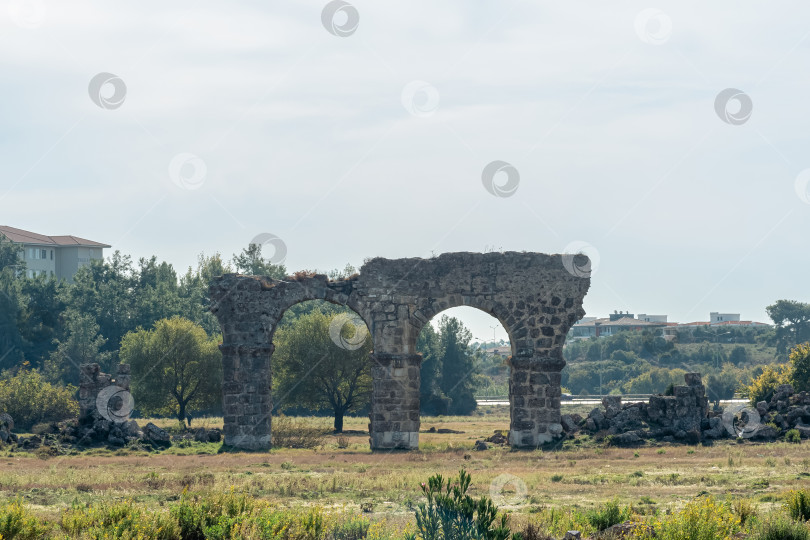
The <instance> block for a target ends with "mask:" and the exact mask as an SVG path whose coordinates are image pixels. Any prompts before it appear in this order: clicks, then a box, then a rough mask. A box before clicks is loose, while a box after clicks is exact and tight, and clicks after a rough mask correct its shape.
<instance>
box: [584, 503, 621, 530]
mask: <svg viewBox="0 0 810 540" xmlns="http://www.w3.org/2000/svg"><path fill="white" fill-rule="evenodd" d="M585 518H586V519H587V520H588V523H590V524H591V526H592V527H593V528H594V529H596V530H597V531H604V530H605V529H607V528H608V527H612V526H613V525H616V524H617V523H623V522H624V521H625V520H627V519H629V518H630V508H629V507H625V508H622V507H621V506H620V505H619V503H618V501H616V500H613V501H609V502H607V503H606V504H605V506H604V507H602V508H595V509H593V510H589V511H588V512H587V513H586V514H585Z"/></svg>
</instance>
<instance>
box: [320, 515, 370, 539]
mask: <svg viewBox="0 0 810 540" xmlns="http://www.w3.org/2000/svg"><path fill="white" fill-rule="evenodd" d="M370 526H371V522H370V521H369V520H368V519H366V518H364V517H361V516H352V515H349V516H346V517H344V518H343V519H341V520H339V521H337V522H336V523H335V524H334V525H333V527H332V530H331V532H330V533H329V535H328V538H329V540H361V539H363V538H365V537H366V535H368V528H369V527H370Z"/></svg>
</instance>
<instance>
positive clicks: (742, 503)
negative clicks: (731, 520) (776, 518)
mask: <svg viewBox="0 0 810 540" xmlns="http://www.w3.org/2000/svg"><path fill="white" fill-rule="evenodd" d="M731 510H732V511H733V512H734V515H736V516H737V518H738V519H739V520H740V525H743V526H745V524H746V523H748V520H750V519H751V518H752V517H754V516H755V515H756V514H757V511H756V508H755V507H754V505H753V504H751V501H749V500H748V499H735V500H734V501H733V502H732V503H731Z"/></svg>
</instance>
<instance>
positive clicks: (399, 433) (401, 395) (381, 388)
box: [368, 353, 422, 450]
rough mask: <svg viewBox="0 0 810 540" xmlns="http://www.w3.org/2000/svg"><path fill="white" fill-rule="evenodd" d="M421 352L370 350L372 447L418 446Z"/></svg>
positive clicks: (370, 426) (369, 429) (408, 447)
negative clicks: (380, 351)
mask: <svg viewBox="0 0 810 540" xmlns="http://www.w3.org/2000/svg"><path fill="white" fill-rule="evenodd" d="M421 366H422V355H421V354H386V353H371V377H372V379H373V382H372V393H371V414H370V415H369V419H370V420H371V423H369V425H368V431H369V435H370V437H369V444H370V445H371V449H372V450H381V449H387V448H402V449H408V450H410V449H416V448H418V447H419V384H420V380H421V379H420V371H419V370H420V367H421Z"/></svg>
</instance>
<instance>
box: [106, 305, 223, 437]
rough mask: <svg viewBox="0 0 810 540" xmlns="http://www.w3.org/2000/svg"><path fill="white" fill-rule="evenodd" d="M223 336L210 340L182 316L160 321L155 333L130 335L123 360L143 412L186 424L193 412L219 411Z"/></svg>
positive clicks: (138, 404) (134, 333)
mask: <svg viewBox="0 0 810 540" xmlns="http://www.w3.org/2000/svg"><path fill="white" fill-rule="evenodd" d="M219 342H220V339H219V336H214V337H209V336H208V334H206V333H205V330H203V329H202V327H200V326H199V325H197V324H194V323H193V322H192V321H189V320H188V319H184V318H182V317H173V318H171V319H161V320H159V321H157V322H156V323H155V325H154V328H153V329H152V330H144V329H142V328H139V329H138V330H136V331H133V332H129V333H127V334H126V335H125V336H124V338H123V340H122V343H121V354H120V357H121V362H123V363H128V364H130V365H131V369H132V390H133V392H132V394H133V398H134V400H135V405H136V407H137V408H138V409H139V410H140V411H141V412H142V413H144V414H166V415H171V416H174V417H176V418H177V419H178V420H180V421H181V422H185V421H186V419H187V418H189V417H190V415H191V413H194V412H198V411H201V410H206V409H211V408H214V407H216V406H217V405H219V404H220V402H221V397H222V356H221V354H220V352H219Z"/></svg>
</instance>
